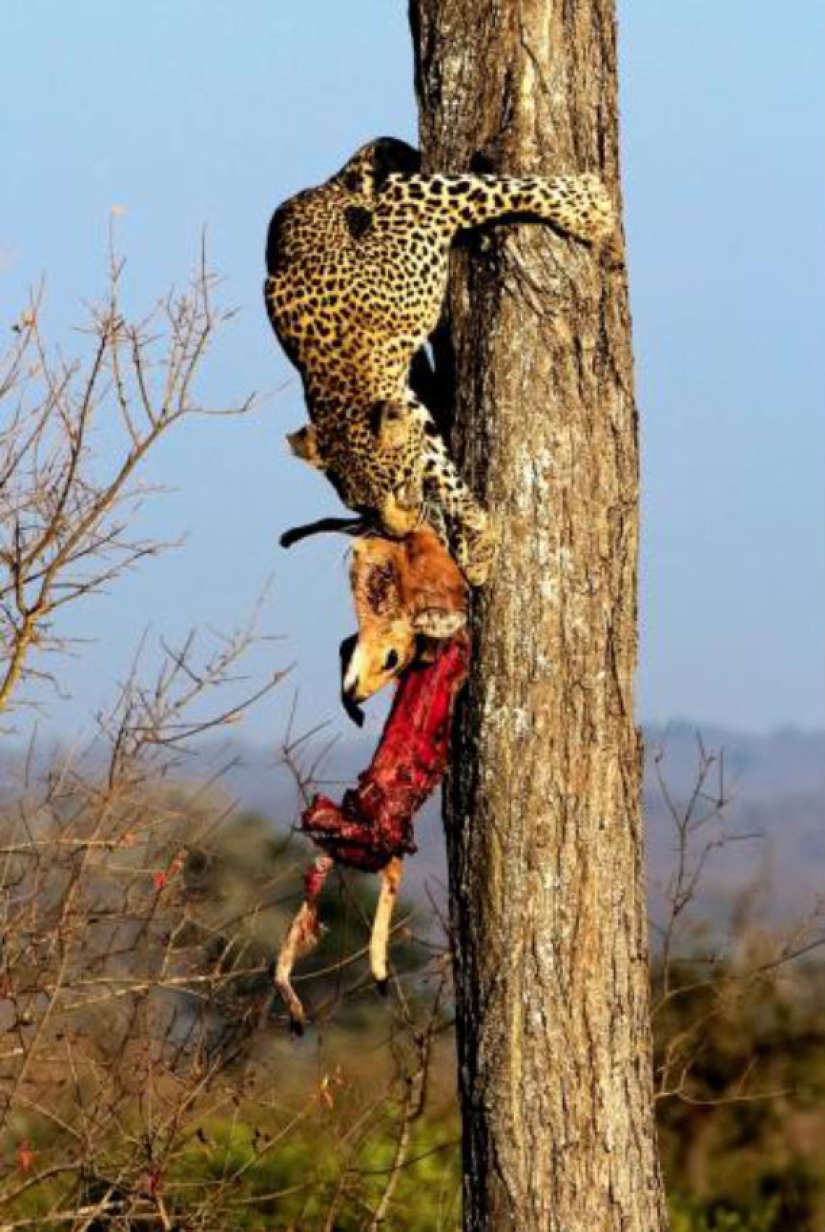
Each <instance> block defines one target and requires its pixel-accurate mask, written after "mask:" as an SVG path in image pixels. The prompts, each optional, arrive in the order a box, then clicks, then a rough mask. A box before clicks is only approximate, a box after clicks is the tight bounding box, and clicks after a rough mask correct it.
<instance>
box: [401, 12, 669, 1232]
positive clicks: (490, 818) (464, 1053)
mask: <svg viewBox="0 0 825 1232" xmlns="http://www.w3.org/2000/svg"><path fill="white" fill-rule="evenodd" d="M613 7H614V6H613V0H576V2H575V3H574V2H573V0H507V2H506V3H502V2H501V0H499V2H495V0H413V3H412V7H411V18H412V26H413V36H414V40H415V44H416V56H417V89H418V97H419V106H420V120H421V142H422V149H423V153H424V158H425V167H426V168H428V169H430V170H445V171H461V170H464V169H467V168H470V167H473V168H474V169H477V170H489V171H502V172H507V173H515V174H517V173H537V172H544V173H548V174H552V173H557V172H573V171H596V172H598V173H599V174H601V175H602V176H603V178H604V179H605V181H606V182H607V184H608V185H609V186H610V188H611V190H612V191H613V193H614V194H615V198H616V201H617V203H618V202H619V200H620V189H619V170H618V138H617V128H618V124H617V116H618V105H617V76H616V31H615V17H614V12H613ZM448 327H449V339H450V344H451V352H452V369H453V383H454V403H455V407H454V414H455V422H454V427H453V432H452V444H453V448H454V451H455V455H456V457H457V458H458V461H459V463H460V465H461V467H462V469H463V471H464V474H465V475H466V477H467V478H468V479H469V480H470V482H471V483H472V485H473V487H474V489H475V491H476V493H477V494H478V495H479V496H480V497H481V498H482V499H483V500H484V501H485V502H486V504H487V506H488V508H489V509H490V510H491V511H492V512H493V514H494V517H495V519H496V522H497V525H498V529H499V550H498V556H497V562H496V566H495V568H494V572H493V576H492V577H491V580H490V581H489V582H488V584H487V585H486V586H485V587H484V588H483V590H482V591H480V592H479V593H478V595H477V598H476V602H475V605H474V614H473V623H474V638H475V657H474V665H473V670H472V677H471V681H470V685H469V688H468V690H467V691H466V694H465V700H464V703H463V705H462V706H461V708H460V713H459V716H458V720H457V727H456V733H455V745H454V754H453V769H452V774H451V779H450V782H449V785H448V790H447V793H446V796H447V800H446V825H447V842H448V857H449V865H450V894H451V919H452V926H453V934H454V958H455V973H456V999H457V1028H458V1048H459V1064H460V1090H461V1101H462V1112H463V1125H464V1175H465V1186H464V1200H465V1227H466V1228H467V1229H468V1230H472V1232H509V1230H511V1229H512V1230H515V1229H518V1230H519V1232H551V1230H553V1232H556V1230H557V1232H599V1230H601V1229H610V1230H611V1232H614V1230H615V1232H618V1230H619V1229H622V1230H623V1232H656V1230H657V1229H661V1228H663V1227H665V1226H666V1223H667V1219H666V1214H665V1204H664V1196H663V1189H662V1183H661V1177H660V1171H659V1164H658V1159H657V1150H656V1138H655V1129H654V1118H653V1101H652V1080H651V1046H650V1024H649V1005H648V954H647V938H646V923H645V918H646V917H645V900H644V890H643V878H642V833H641V819H640V741H639V738H638V734H637V732H636V729H635V726H634V719H633V675H634V669H635V664H636V639H637V632H636V561H637V537H638V450H637V421H636V409H635V404H634V396H633V369H632V352H631V336H630V317H629V312H628V303H627V285H626V277H625V271H624V268H623V265H622V264H621V263H620V261H619V260H618V259H617V256H616V252H615V251H614V252H612V253H610V254H608V253H606V252H603V253H601V254H599V253H594V251H593V250H591V249H590V248H588V247H587V246H585V245H583V244H579V243H577V242H575V241H571V240H568V239H565V238H563V237H561V236H558V235H555V234H553V232H552V231H551V230H550V229H549V228H547V227H542V226H519V227H515V226H513V227H506V228H497V229H495V230H493V231H491V232H490V233H489V234H488V235H485V236H483V237H476V238H475V239H474V240H472V241H471V242H470V243H469V244H468V245H467V246H466V248H465V250H464V251H462V252H459V253H457V254H456V260H455V268H454V273H453V276H452V282H451V290H450V300H449V314H448Z"/></svg>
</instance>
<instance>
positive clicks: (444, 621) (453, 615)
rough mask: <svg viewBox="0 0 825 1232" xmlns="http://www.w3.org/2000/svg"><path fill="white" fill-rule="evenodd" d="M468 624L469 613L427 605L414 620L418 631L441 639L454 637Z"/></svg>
mask: <svg viewBox="0 0 825 1232" xmlns="http://www.w3.org/2000/svg"><path fill="white" fill-rule="evenodd" d="M466 624H467V613H466V612H462V611H456V610H454V609H451V608H445V607H427V608H424V610H423V611H422V612H418V613H417V614H416V615H415V616H414V617H413V621H412V626H413V628H414V629H415V631H416V633H423V634H424V636H425V637H433V638H436V639H437V640H439V641H441V640H444V639H446V638H448V637H452V636H453V634H454V633H458V631H459V629H463V628H464V627H465V626H466Z"/></svg>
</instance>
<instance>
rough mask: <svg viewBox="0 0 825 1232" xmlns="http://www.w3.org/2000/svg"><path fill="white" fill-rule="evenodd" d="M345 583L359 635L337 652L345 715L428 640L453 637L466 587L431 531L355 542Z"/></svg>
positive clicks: (463, 619) (463, 617)
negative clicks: (339, 656)
mask: <svg viewBox="0 0 825 1232" xmlns="http://www.w3.org/2000/svg"><path fill="white" fill-rule="evenodd" d="M350 582H351V585H352V592H353V598H354V601H355V613H356V616H357V619H358V633H357V634H356V635H355V636H354V637H351V638H347V640H346V641H345V642H344V643H342V646H341V675H342V682H341V693H342V700H343V703H344V707H345V709H346V711H347V713H348V714H349V715H350V717H351V718H352V719H354V720H355V722H357V723H359V724H360V723H361V722H363V716H362V715H361V713H360V711H359V710H358V703H359V702H363V701H366V700H367V698H368V697H372V695H373V694H374V693H377V692H378V691H379V689H382V688H383V687H384V685H386V684H389V682H390V681H391V680H394V679H395V677H396V676H398V675H400V673H401V672H403V671H404V669H405V668H407V667H409V665H410V664H411V663H412V661H413V659H414V658H415V657H416V654H417V653H418V651H419V649H420V648H421V646H422V643H424V644H426V640H427V639H444V638H449V637H452V636H453V634H454V633H457V632H458V630H459V629H461V628H463V626H464V625H465V624H466V623H467V586H466V583H465V581H464V578H463V577H462V575H461V571H460V570H459V568H458V566H457V565H456V563H455V561H454V560H453V559H452V557H451V556H450V554H449V552H448V551H447V548H446V547H445V546H444V545H443V544H442V542H441V540H440V539H439V538H438V536H437V535H436V533H435V531H434V530H432V528H431V527H429V526H422V527H420V528H419V529H418V530H415V531H413V532H412V533H411V534H409V535H407V536H406V537H405V538H404V539H400V540H393V539H384V538H380V537H374V538H364V539H359V540H357V541H356V543H355V544H354V545H353V549H352V563H351V568H350Z"/></svg>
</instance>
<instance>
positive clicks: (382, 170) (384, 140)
mask: <svg viewBox="0 0 825 1232" xmlns="http://www.w3.org/2000/svg"><path fill="white" fill-rule="evenodd" d="M420 170H421V155H420V154H419V152H418V150H416V149H414V147H413V146H411V145H407V143H406V141H399V140H398V139H397V138H396V137H379V138H378V139H377V141H375V142H374V143H373V171H372V187H373V192H376V193H378V192H380V191H381V189H382V188H383V187H384V185H385V183H386V182H387V177H388V176H390V175H394V174H399V173H400V174H401V175H415V174H416V172H418V171H420Z"/></svg>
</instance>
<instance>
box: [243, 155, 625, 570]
mask: <svg viewBox="0 0 825 1232" xmlns="http://www.w3.org/2000/svg"><path fill="white" fill-rule="evenodd" d="M521 221H524V222H540V223H546V224H550V225H551V226H552V227H554V228H555V229H558V230H559V231H561V232H563V233H565V234H566V235H567V236H569V237H573V238H574V239H576V240H579V241H583V242H586V243H588V244H591V245H598V244H600V243H602V242H604V241H606V240H607V239H608V238H609V237H610V236H611V235H612V233H613V232H614V228H615V216H614V212H613V205H612V202H611V199H610V196H609V194H608V192H607V190H606V188H605V186H604V185H603V183H602V181H601V180H600V179H599V178H598V177H597V176H596V175H594V174H591V173H585V174H568V175H554V176H548V177H545V176H539V175H529V176H507V175H498V174H490V173H485V172H472V173H467V174H425V173H423V172H422V169H421V157H420V154H419V152H418V151H417V150H416V149H414V148H413V147H412V146H410V145H408V144H407V143H406V142H403V141H399V140H397V139H396V138H393V137H379V138H377V139H376V140H374V141H371V142H369V143H368V144H367V145H364V146H362V147H361V149H359V150H357V151H356V153H355V154H353V155H352V157H351V158H350V159H349V160H348V161H347V162H346V163H345V164H344V166H343V167H341V169H340V170H339V171H337V172H336V173H335V174H334V175H333V176H331V177H330V178H329V179H328V180H326V181H325V182H324V183H322V184H320V185H318V186H317V187H313V188H308V189H305V190H303V191H302V192H299V193H297V194H296V195H295V196H292V197H290V198H289V199H288V200H286V201H284V202H283V203H282V204H281V205H280V206H279V207H278V208H277V209H276V210H275V213H274V214H273V216H272V219H271V222H270V224H269V230H268V234H267V243H266V269H267V276H266V279H265V283H264V298H265V302H266V308H267V313H268V316H269V320H270V323H271V325H272V328H273V330H274V332H275V334H276V336H277V338H278V340H279V341H280V343H281V346H282V347H283V349H284V351H285V353H286V355H287V357H288V358H289V360H290V361H291V362H292V364H293V365H294V366H295V367H296V368H297V370H298V372H299V374H300V376H301V379H302V382H303V390H304V397H305V402H306V406H307V411H308V416H309V423H308V424H306V425H304V426H303V427H302V428H300V429H298V430H297V431H295V432H292V433H289V434H288V435H287V441H288V443H289V445H290V447H291V449H292V451H293V452H294V453H295V454H296V455H297V456H298V457H300V458H302V459H304V460H305V461H306V462H308V463H310V465H312V466H315V467H317V468H318V469H319V470H321V471H322V472H323V473H324V474H325V475H326V476H327V478H328V479H329V480H330V481H331V482H332V484H333V486H334V488H335V489H336V491H337V493H338V495H339V497H340V499H341V500H342V501H343V503H344V504H345V505H347V506H348V507H349V508H350V509H352V510H354V511H355V512H357V513H360V514H363V515H364V516H365V517H366V518H368V519H371V520H372V522H373V523H374V524H375V525H376V527H377V528H378V529H379V530H380V531H381V532H382V533H385V534H388V535H390V536H393V537H403V536H405V535H407V534H409V533H410V532H411V531H413V530H414V529H415V528H416V527H417V526H418V525H420V524H421V523H422V522H423V521H426V520H429V521H430V522H431V524H432V525H433V526H435V527H436V528H437V529H439V530H440V532H441V533H442V534H443V535H447V536H448V538H449V543H450V546H451V549H452V551H453V552H454V555H455V559H456V561H457V563H458V564H459V566H460V568H461V569H462V571H463V573H464V576H465V577H466V578H467V580H468V581H469V582H470V583H471V584H473V585H480V584H482V583H483V582H484V580H485V579H486V577H487V575H488V573H489V569H490V565H491V561H492V559H493V554H494V547H495V534H494V532H493V529H492V523H491V519H490V517H489V515H488V513H487V512H486V510H485V509H483V508H482V506H481V504H480V503H479V502H478V501H477V500H476V499H475V497H474V495H473V493H472V491H471V490H470V488H469V486H468V485H467V484H466V483H465V482H464V480H463V479H462V477H461V475H460V473H459V471H458V468H457V467H456V465H455V463H454V462H453V460H452V458H451V457H450V455H449V452H448V450H447V446H446V444H445V441H444V438H443V437H442V435H441V433H440V432H439V430H438V427H437V425H436V422H435V419H434V417H433V414H432V412H431V411H430V410H429V409H428V407H427V406H426V405H425V404H424V402H423V401H422V400H421V398H420V397H419V396H418V394H417V393H416V392H415V391H414V389H413V385H412V383H411V380H410V373H411V368H412V366H413V363H414V360H415V358H416V356H417V355H420V354H421V353H422V349H423V348H425V346H426V344H427V343H428V340H429V339H430V338H431V336H432V334H433V332H434V331H435V329H436V327H437V325H438V323H439V319H440V318H441V315H442V310H443V305H444V300H445V296H446V290H447V281H448V275H449V261H450V252H451V249H452V248H453V246H454V245H455V243H456V242H457V241H458V240H459V238H460V237H461V235H462V234H463V233H465V232H468V231H471V230H473V229H477V228H480V227H486V226H487V225H488V224H498V223H505V222H521ZM445 528H448V529H447V530H445Z"/></svg>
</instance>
